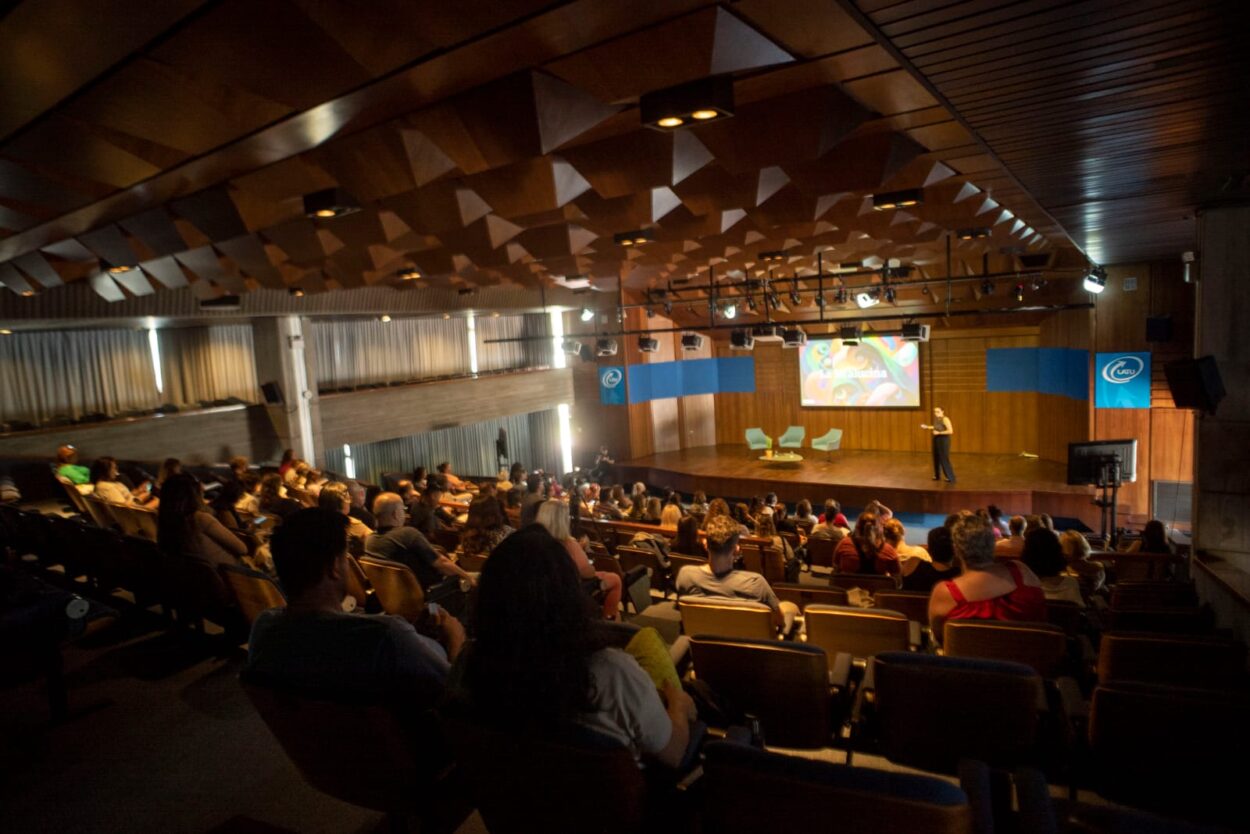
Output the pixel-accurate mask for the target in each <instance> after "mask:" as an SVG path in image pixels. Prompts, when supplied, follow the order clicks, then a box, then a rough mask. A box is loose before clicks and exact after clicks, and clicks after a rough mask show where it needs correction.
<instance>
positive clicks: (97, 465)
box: [91, 457, 157, 508]
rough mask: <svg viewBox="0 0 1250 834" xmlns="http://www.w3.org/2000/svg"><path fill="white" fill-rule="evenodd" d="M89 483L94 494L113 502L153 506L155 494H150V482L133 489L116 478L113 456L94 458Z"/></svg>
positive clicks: (115, 462) (115, 463)
mask: <svg viewBox="0 0 1250 834" xmlns="http://www.w3.org/2000/svg"><path fill="white" fill-rule="evenodd" d="M91 483H92V485H93V486H94V487H95V496H96V497H97V498H100V499H102V500H104V501H112V502H113V503H114V504H126V505H128V506H149V507H152V508H155V506H156V501H157V499H156V496H154V495H152V494H151V482H150V481H144V482H143V483H142V484H140V485H139V486H137V487H135V488H134V489H133V490H131V489H127V488H126V485H125V484H123V483H122V482H121V481H119V480H118V479H117V461H116V459H114V458H110V457H102V458H96V460H95V462H94V463H92V464H91Z"/></svg>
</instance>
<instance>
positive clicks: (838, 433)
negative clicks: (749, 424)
mask: <svg viewBox="0 0 1250 834" xmlns="http://www.w3.org/2000/svg"><path fill="white" fill-rule="evenodd" d="M806 437H807V429H805V428H803V427H802V426H790V427H789V428H787V429H786V430H785V433H784V434H782V435H781V437H779V438H777V446H778V447H779V448H782V449H801V448H803V440H804V438H806ZM746 440H747V448H748V449H751V450H752V451H756V450H766V449H771V448H773V439H772V438H771V437H769V436H768V435H767V434H765V433H764V430H763V429H761V428H749V429H747V431H746ZM841 446H842V429H829V431H827V432H825V433H824V434H822V435H821V436H820V437H814V438H812V448H813V449H816V450H817V451H820V452H824V453H825V456H826V457H828V454H829V452H834V451H837V450H838V449H839V448H841Z"/></svg>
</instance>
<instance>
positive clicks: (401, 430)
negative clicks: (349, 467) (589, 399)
mask: <svg viewBox="0 0 1250 834" xmlns="http://www.w3.org/2000/svg"><path fill="white" fill-rule="evenodd" d="M573 394H574V392H573V373H572V371H571V370H570V369H568V368H561V369H558V370H556V369H553V370H544V371H524V372H520V373H515V374H500V375H497V376H491V377H486V378H483V379H452V380H446V381H443V382H427V383H423V384H419V385H403V386H398V387H395V388H375V389H372V390H367V391H355V392H353V393H350V394H332V395H330V396H327V397H321V398H320V403H321V433H322V437H323V438H324V442H325V445H326V446H327V447H332V446H339V445H342V444H344V443H372V442H374V441H377V440H389V439H391V438H394V437H408V436H409V435H413V434H420V433H421V432H426V431H434V430H436V429H442V428H447V427H449V426H463V425H468V424H471V423H479V422H481V421H482V420H491V419H494V418H496V417H506V416H508V415H511V414H528V413H530V412H532V411H544V410H546V409H548V408H554V407H555V406H556V405H558V404H559V403H570V402H573V401H574V399H573Z"/></svg>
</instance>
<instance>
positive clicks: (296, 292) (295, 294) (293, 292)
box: [287, 287, 304, 298]
mask: <svg viewBox="0 0 1250 834" xmlns="http://www.w3.org/2000/svg"><path fill="white" fill-rule="evenodd" d="M287 295H289V296H291V297H292V298H303V297H304V291H303V290H302V289H300V288H299V287H291V288H290V289H289V290H287Z"/></svg>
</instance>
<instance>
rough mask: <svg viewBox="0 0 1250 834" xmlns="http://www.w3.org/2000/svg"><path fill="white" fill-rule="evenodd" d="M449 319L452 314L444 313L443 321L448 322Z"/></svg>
mask: <svg viewBox="0 0 1250 834" xmlns="http://www.w3.org/2000/svg"><path fill="white" fill-rule="evenodd" d="M449 318H451V313H443V321H447V319H449Z"/></svg>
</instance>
